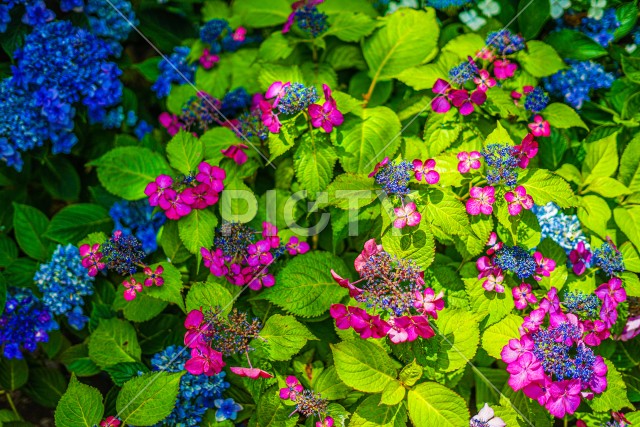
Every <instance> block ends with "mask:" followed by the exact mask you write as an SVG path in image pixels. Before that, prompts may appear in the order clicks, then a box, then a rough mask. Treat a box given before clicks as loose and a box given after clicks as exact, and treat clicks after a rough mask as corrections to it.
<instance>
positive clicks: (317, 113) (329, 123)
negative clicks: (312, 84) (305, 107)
mask: <svg viewBox="0 0 640 427" xmlns="http://www.w3.org/2000/svg"><path fill="white" fill-rule="evenodd" d="M322 90H323V91H324V98H325V102H324V103H323V104H322V106H320V105H318V104H311V105H309V116H310V117H311V125H313V127H315V128H319V127H321V128H322V129H324V131H325V132H327V133H330V132H331V131H332V130H333V127H334V126H340V125H341V124H342V123H343V122H344V116H343V115H342V113H341V112H340V111H339V110H338V107H337V105H336V101H335V100H334V99H333V97H332V96H331V89H330V88H329V86H327V85H326V84H323V85H322Z"/></svg>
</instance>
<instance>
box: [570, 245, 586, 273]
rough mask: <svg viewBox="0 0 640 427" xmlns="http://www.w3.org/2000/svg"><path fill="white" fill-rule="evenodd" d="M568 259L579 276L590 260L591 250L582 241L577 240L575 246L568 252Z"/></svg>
mask: <svg viewBox="0 0 640 427" xmlns="http://www.w3.org/2000/svg"><path fill="white" fill-rule="evenodd" d="M569 260H570V261H571V263H572V264H573V272H574V273H575V274H577V275H578V276H580V275H582V273H584V272H585V270H586V268H587V266H588V265H589V263H590V262H591V251H590V250H589V249H587V247H586V246H585V244H584V242H582V241H581V242H578V245H577V246H576V248H575V249H573V250H572V251H571V252H570V253H569Z"/></svg>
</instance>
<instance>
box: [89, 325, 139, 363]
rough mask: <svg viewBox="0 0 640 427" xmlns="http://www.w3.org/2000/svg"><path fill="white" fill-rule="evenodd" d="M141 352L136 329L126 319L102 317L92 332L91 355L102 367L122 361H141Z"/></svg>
mask: <svg viewBox="0 0 640 427" xmlns="http://www.w3.org/2000/svg"><path fill="white" fill-rule="evenodd" d="M141 353H142V350H141V349H140V345H139V344H138V338H137V337H136V330H135V329H134V328H133V326H131V324H130V323H129V322H126V321H124V320H119V319H100V323H99V324H98V327H97V328H96V330H95V331H93V333H92V334H91V338H90V341H89V357H90V358H91V360H92V361H93V362H94V363H95V364H96V365H98V366H100V367H102V368H104V367H107V366H111V365H115V364H116V363H120V362H137V361H140V354H141Z"/></svg>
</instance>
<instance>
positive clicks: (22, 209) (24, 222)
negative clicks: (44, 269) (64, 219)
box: [13, 203, 49, 261]
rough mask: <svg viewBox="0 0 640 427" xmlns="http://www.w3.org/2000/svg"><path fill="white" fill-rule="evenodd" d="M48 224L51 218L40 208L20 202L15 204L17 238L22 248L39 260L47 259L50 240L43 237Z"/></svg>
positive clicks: (14, 217)
mask: <svg viewBox="0 0 640 427" xmlns="http://www.w3.org/2000/svg"><path fill="white" fill-rule="evenodd" d="M48 226H49V219H47V216H46V215H45V214H43V213H42V212H40V211H39V210H38V209H36V208H34V207H31V206H28V205H21V204H19V203H14V204H13V229H14V232H15V235H16V240H17V241H18V245H19V246H20V249H22V250H23V251H24V252H25V253H26V254H27V255H29V256H30V257H31V258H35V259H37V260H39V261H45V260H46V259H47V257H48V255H49V250H48V249H47V243H48V242H47V241H46V240H45V239H44V238H43V234H44V233H45V231H47V228H48Z"/></svg>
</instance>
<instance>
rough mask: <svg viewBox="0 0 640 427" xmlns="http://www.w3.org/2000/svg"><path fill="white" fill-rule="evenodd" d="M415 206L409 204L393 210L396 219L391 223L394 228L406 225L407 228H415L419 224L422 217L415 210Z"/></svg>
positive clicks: (411, 203)
mask: <svg viewBox="0 0 640 427" xmlns="http://www.w3.org/2000/svg"><path fill="white" fill-rule="evenodd" d="M416 209H417V208H416V204H415V203H413V202H409V203H407V204H406V205H404V206H400V207H399V208H394V210H393V211H394V213H395V214H396V217H397V218H396V219H395V221H393V226H394V227H395V228H404V227H406V226H407V225H408V226H409V227H415V226H416V225H418V224H420V220H421V219H422V215H420V212H418V211H417V210H416Z"/></svg>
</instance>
